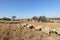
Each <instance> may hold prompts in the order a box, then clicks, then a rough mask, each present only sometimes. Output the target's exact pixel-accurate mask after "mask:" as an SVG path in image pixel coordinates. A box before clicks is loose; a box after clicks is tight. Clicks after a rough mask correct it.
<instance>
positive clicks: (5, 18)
mask: <svg viewBox="0 0 60 40" xmlns="http://www.w3.org/2000/svg"><path fill="white" fill-rule="evenodd" d="M15 18H16V16H12V17H11V18H7V17H3V18H0V20H6V21H11V20H13V21H15Z"/></svg>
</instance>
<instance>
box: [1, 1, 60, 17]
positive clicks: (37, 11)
mask: <svg viewBox="0 0 60 40" xmlns="http://www.w3.org/2000/svg"><path fill="white" fill-rule="evenodd" d="M41 15H44V16H47V17H60V0H0V17H11V16H17V18H28V17H29V18H30V17H32V16H41Z"/></svg>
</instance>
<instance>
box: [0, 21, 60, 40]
mask: <svg viewBox="0 0 60 40" xmlns="http://www.w3.org/2000/svg"><path fill="white" fill-rule="evenodd" d="M26 23H27V24H35V25H43V26H48V27H51V28H54V27H59V28H60V23H40V22H34V23H32V22H26ZM22 24H23V23H22ZM0 40H60V36H59V35H57V34H51V35H47V34H45V33H42V32H41V31H37V30H32V29H28V28H27V27H22V26H21V25H17V24H2V23H0Z"/></svg>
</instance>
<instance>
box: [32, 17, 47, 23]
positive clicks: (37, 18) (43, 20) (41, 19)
mask: <svg viewBox="0 0 60 40" xmlns="http://www.w3.org/2000/svg"><path fill="white" fill-rule="evenodd" d="M32 20H37V21H38V22H39V21H41V22H47V17H46V16H39V17H37V16H34V17H32Z"/></svg>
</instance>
